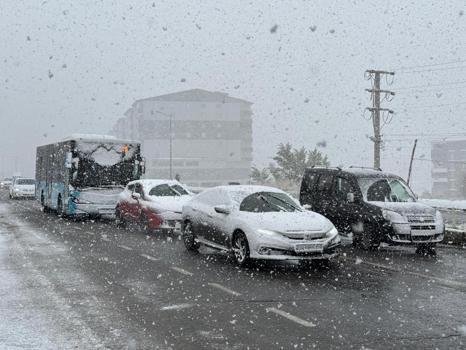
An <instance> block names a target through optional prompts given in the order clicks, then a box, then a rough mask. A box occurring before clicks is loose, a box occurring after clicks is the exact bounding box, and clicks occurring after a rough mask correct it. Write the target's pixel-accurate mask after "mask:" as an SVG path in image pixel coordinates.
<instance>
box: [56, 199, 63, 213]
mask: <svg viewBox="0 0 466 350" xmlns="http://www.w3.org/2000/svg"><path fill="white" fill-rule="evenodd" d="M57 216H58V217H60V218H61V217H62V216H63V203H62V200H61V196H60V195H59V196H58V200H57Z"/></svg>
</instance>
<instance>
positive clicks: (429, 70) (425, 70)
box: [400, 66, 466, 74]
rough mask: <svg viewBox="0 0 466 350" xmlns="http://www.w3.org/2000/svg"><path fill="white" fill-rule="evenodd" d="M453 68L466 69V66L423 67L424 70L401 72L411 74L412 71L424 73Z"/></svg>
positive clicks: (413, 71)
mask: <svg viewBox="0 0 466 350" xmlns="http://www.w3.org/2000/svg"><path fill="white" fill-rule="evenodd" d="M452 69H466V66H457V67H444V68H434V69H422V70H409V71H404V72H400V73H401V74H411V73H423V72H437V71H444V70H452Z"/></svg>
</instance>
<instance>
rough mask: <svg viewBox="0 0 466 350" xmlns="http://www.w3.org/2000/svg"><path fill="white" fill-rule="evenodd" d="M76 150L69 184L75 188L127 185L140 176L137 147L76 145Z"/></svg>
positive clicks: (105, 144) (87, 143)
mask: <svg viewBox="0 0 466 350" xmlns="http://www.w3.org/2000/svg"><path fill="white" fill-rule="evenodd" d="M75 150H76V151H75V152H74V155H73V159H72V165H71V170H72V171H71V181H70V182H71V184H72V185H74V186H76V187H99V186H111V185H126V184H127V183H128V182H129V181H131V180H133V179H135V178H138V176H139V175H140V166H139V163H140V162H139V160H140V159H139V152H138V151H139V149H138V147H137V146H136V145H133V144H120V143H106V142H102V143H99V142H77V143H76V148H75Z"/></svg>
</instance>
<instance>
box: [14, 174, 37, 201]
mask: <svg viewBox="0 0 466 350" xmlns="http://www.w3.org/2000/svg"><path fill="white" fill-rule="evenodd" d="M35 193H36V180H34V179H30V178H24V177H18V178H15V179H14V181H13V183H12V184H11V186H10V199H16V198H34V196H35Z"/></svg>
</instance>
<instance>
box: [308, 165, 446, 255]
mask: <svg viewBox="0 0 466 350" xmlns="http://www.w3.org/2000/svg"><path fill="white" fill-rule="evenodd" d="M300 201H301V204H302V205H303V206H304V207H305V208H307V209H310V210H312V211H315V212H318V213H320V214H322V215H324V216H326V217H327V218H328V219H330V220H331V221H332V222H333V224H334V225H335V227H336V228H337V229H338V231H339V232H340V234H341V235H348V234H351V233H352V234H353V245H356V246H359V247H361V248H363V249H370V248H376V247H378V246H379V245H380V243H381V242H386V243H390V244H411V245H416V246H417V248H418V252H426V251H433V247H434V246H435V244H436V243H439V242H441V241H442V240H443V236H444V231H445V225H444V222H443V218H442V215H441V214H440V212H439V211H436V210H435V209H434V208H432V207H429V206H427V205H425V204H422V203H419V202H417V197H416V196H415V195H414V193H413V192H412V191H411V189H410V188H409V186H408V185H407V184H406V183H405V182H404V181H403V179H402V178H400V177H399V176H397V175H393V174H388V173H384V172H382V171H380V170H373V169H367V168H356V167H350V168H343V169H342V168H316V167H314V168H308V169H306V171H305V173H304V177H303V180H302V184H301V190H300Z"/></svg>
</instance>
